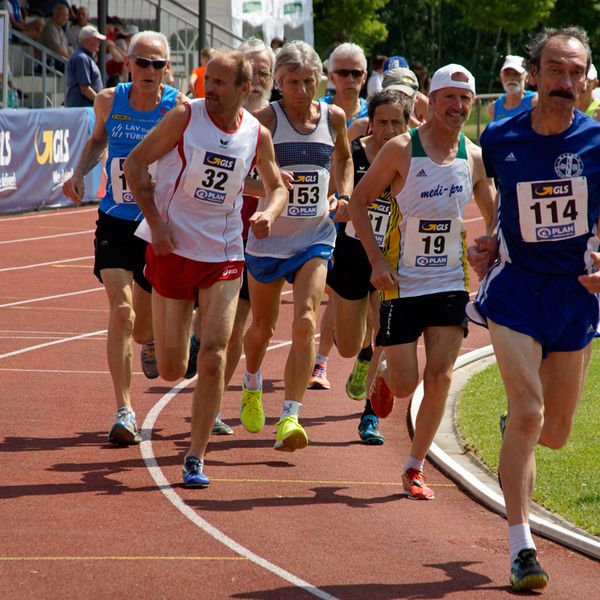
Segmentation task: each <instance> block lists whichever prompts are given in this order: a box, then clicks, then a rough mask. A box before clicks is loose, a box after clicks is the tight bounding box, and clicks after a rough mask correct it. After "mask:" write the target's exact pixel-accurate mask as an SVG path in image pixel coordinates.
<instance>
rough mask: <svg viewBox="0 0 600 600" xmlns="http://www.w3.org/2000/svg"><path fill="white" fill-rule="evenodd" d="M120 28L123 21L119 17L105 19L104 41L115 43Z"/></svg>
mask: <svg viewBox="0 0 600 600" xmlns="http://www.w3.org/2000/svg"><path fill="white" fill-rule="evenodd" d="M122 27H123V21H121V19H119V17H106V39H107V40H110V41H111V42H116V41H117V38H118V37H119V34H120V33H121V28H122Z"/></svg>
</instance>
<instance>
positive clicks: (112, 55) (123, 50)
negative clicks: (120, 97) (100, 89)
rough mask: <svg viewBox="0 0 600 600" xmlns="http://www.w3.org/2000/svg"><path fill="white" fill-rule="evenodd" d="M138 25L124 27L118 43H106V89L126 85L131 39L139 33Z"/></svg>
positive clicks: (119, 34) (117, 40)
mask: <svg viewBox="0 0 600 600" xmlns="http://www.w3.org/2000/svg"><path fill="white" fill-rule="evenodd" d="M139 30H140V29H139V27H138V26H137V25H128V26H126V27H123V28H122V29H121V30H120V32H119V33H118V35H117V39H116V41H114V42H113V41H111V40H107V42H106V75H107V77H108V81H107V82H106V87H115V86H116V85H117V84H118V83H125V82H126V81H128V79H129V71H128V70H127V67H126V66H125V60H126V58H127V50H128V49H129V42H130V41H131V38H132V37H133V36H134V35H135V34H136V33H138V32H139Z"/></svg>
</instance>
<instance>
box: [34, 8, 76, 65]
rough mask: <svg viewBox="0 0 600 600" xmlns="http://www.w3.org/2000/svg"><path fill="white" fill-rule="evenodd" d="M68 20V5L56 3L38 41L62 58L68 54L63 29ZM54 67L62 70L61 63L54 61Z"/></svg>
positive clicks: (67, 45) (67, 44) (67, 56)
mask: <svg viewBox="0 0 600 600" xmlns="http://www.w3.org/2000/svg"><path fill="white" fill-rule="evenodd" d="M68 20H69V7H68V6H66V5H65V4H56V5H55V6H54V9H53V10H52V18H51V19H50V20H49V21H48V22H47V23H46V25H44V29H42V33H41V34H40V37H39V39H38V42H39V43H40V44H42V45H44V46H46V47H47V48H49V49H50V50H52V51H53V52H56V54H59V55H60V56H62V57H63V58H66V59H68V58H69V56H70V54H71V53H70V52H69V42H67V34H66V33H65V30H64V29H63V28H64V26H65V25H66V24H67V21H68ZM55 68H56V69H57V70H59V71H63V70H64V69H63V67H62V64H61V63H59V62H58V61H56V63H55Z"/></svg>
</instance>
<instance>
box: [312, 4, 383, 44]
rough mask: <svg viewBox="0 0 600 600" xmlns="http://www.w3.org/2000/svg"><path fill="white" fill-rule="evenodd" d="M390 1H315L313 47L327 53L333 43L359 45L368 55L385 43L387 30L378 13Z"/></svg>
mask: <svg viewBox="0 0 600 600" xmlns="http://www.w3.org/2000/svg"><path fill="white" fill-rule="evenodd" d="M388 2H389V0H314V2H313V10H314V26H315V47H316V49H317V51H318V52H319V53H320V54H329V51H330V49H331V48H332V47H333V45H334V44H335V43H336V42H340V41H349V42H354V43H356V44H358V45H359V46H362V47H363V48H364V50H365V53H367V55H368V54H369V53H370V51H371V49H372V47H373V46H374V45H375V44H377V43H378V42H381V41H383V40H385V39H386V38H387V36H388V29H387V27H386V25H385V23H384V22H382V21H381V20H380V19H379V16H378V14H377V13H378V11H380V10H381V9H382V8H383V7H385V6H386V4H388Z"/></svg>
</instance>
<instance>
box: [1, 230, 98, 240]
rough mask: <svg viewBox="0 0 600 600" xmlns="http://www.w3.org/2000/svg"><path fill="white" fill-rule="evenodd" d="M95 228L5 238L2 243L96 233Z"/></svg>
mask: <svg viewBox="0 0 600 600" xmlns="http://www.w3.org/2000/svg"><path fill="white" fill-rule="evenodd" d="M94 231H96V230H95V229H85V230H83V231H73V232H71V233H56V234H54V235H40V236H38V237H30V238H20V239H18V240H3V241H1V242H0V244H19V243H21V242H37V241H38V240H52V239H54V238H61V237H70V236H73V235H83V234H86V233H94Z"/></svg>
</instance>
